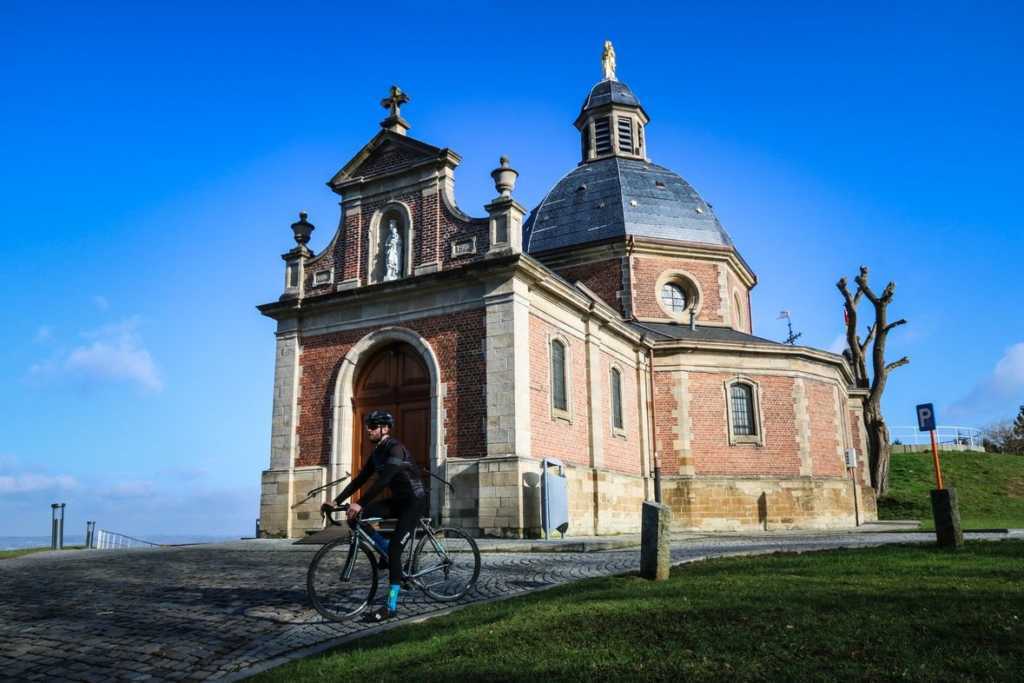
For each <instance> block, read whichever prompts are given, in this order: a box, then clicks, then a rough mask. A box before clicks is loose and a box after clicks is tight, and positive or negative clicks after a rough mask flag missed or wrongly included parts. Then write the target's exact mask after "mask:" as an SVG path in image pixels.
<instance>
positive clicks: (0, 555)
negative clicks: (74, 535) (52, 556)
mask: <svg viewBox="0 0 1024 683" xmlns="http://www.w3.org/2000/svg"><path fill="white" fill-rule="evenodd" d="M83 548H85V546H84V545H66V546H64V550H81V549H83ZM49 549H50V546H46V547H42V548H18V549H17V550H0V560H9V559H11V558H12V557H21V556H22V555H31V554H32V553H42V552H45V551H47V550H49Z"/></svg>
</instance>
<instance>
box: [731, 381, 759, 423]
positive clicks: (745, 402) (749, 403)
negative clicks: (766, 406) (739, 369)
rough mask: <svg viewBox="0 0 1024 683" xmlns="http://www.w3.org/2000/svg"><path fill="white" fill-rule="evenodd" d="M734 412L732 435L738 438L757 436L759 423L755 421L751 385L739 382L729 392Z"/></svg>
mask: <svg viewBox="0 0 1024 683" xmlns="http://www.w3.org/2000/svg"><path fill="white" fill-rule="evenodd" d="M729 394H730V403H731V404H732V405H731V410H732V433H733V434H735V435H736V436H756V435H757V421H756V420H755V419H754V389H753V387H751V386H750V385H749V384H740V383H739V382H737V383H736V384H733V385H732V388H731V389H730V391H729Z"/></svg>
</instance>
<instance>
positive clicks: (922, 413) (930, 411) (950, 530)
mask: <svg viewBox="0 0 1024 683" xmlns="http://www.w3.org/2000/svg"><path fill="white" fill-rule="evenodd" d="M917 428H918V429H919V430H920V431H922V432H930V433H931V437H932V462H933V463H934V465H935V485H936V487H937V488H936V489H935V490H933V491H932V519H934V520H935V540H936V541H937V542H938V544H939V546H941V547H944V548H959V547H960V546H962V545H963V544H964V534H963V531H962V530H961V529H960V507H959V505H958V502H957V497H956V489H947V488H946V487H945V486H943V484H942V465H941V464H940V463H939V444H938V440H937V439H936V438H935V407H934V406H933V405H932V404H931V403H922V404H921V405H919V406H917Z"/></svg>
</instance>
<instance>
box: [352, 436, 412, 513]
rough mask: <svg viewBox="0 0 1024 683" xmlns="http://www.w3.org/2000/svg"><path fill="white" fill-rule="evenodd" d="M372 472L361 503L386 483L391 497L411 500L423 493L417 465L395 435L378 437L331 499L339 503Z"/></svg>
mask: <svg viewBox="0 0 1024 683" xmlns="http://www.w3.org/2000/svg"><path fill="white" fill-rule="evenodd" d="M374 474H376V475H377V479H376V481H374V482H373V486H371V487H370V489H369V490H368V491H367V492H366V494H365V495H364V496H363V504H364V505H365V504H366V503H370V502H371V501H373V499H374V498H376V497H377V496H379V495H380V493H381V491H383V490H384V489H385V488H388V487H391V495H392V497H393V498H398V499H404V500H412V499H414V498H423V497H424V496H425V495H426V492H425V491H424V490H423V482H422V481H421V480H420V467H419V465H417V464H416V461H415V460H413V459H412V454H410V453H409V449H408V448H406V447H405V445H404V444H403V443H402V442H401V441H399V440H398V439H396V438H394V437H392V436H388V437H386V438H384V439H381V440H380V443H378V444H377V446H376V447H375V448H374V449H373V453H371V454H370V457H369V459H368V460H367V461H366V464H365V465H363V468H362V469H361V470H359V474H357V475H356V478H355V479H353V480H352V481H350V482H349V484H348V486H346V487H345V488H344V489H343V490H342V492H341V493H339V494H338V496H337V498H335V499H334V502H336V503H340V502H342V501H343V500H345V499H346V498H348V497H349V496H351V495H352V494H353V493H355V492H356V491H358V490H359V489H360V488H361V487H362V486H363V485H364V484H366V482H367V481H369V480H370V477H372V476H373V475H374Z"/></svg>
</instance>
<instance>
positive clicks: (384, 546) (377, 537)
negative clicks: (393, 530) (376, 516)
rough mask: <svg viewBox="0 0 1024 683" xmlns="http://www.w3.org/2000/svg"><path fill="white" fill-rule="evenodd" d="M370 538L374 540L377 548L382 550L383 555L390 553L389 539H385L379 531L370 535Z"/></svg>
mask: <svg viewBox="0 0 1024 683" xmlns="http://www.w3.org/2000/svg"><path fill="white" fill-rule="evenodd" d="M370 538H372V539H373V542H374V543H376V544H377V547H378V548H380V551H381V552H382V553H386V552H387V551H388V539H386V538H384V536H383V535H381V533H380V532H379V531H374V532H373V533H372V534H370Z"/></svg>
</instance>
